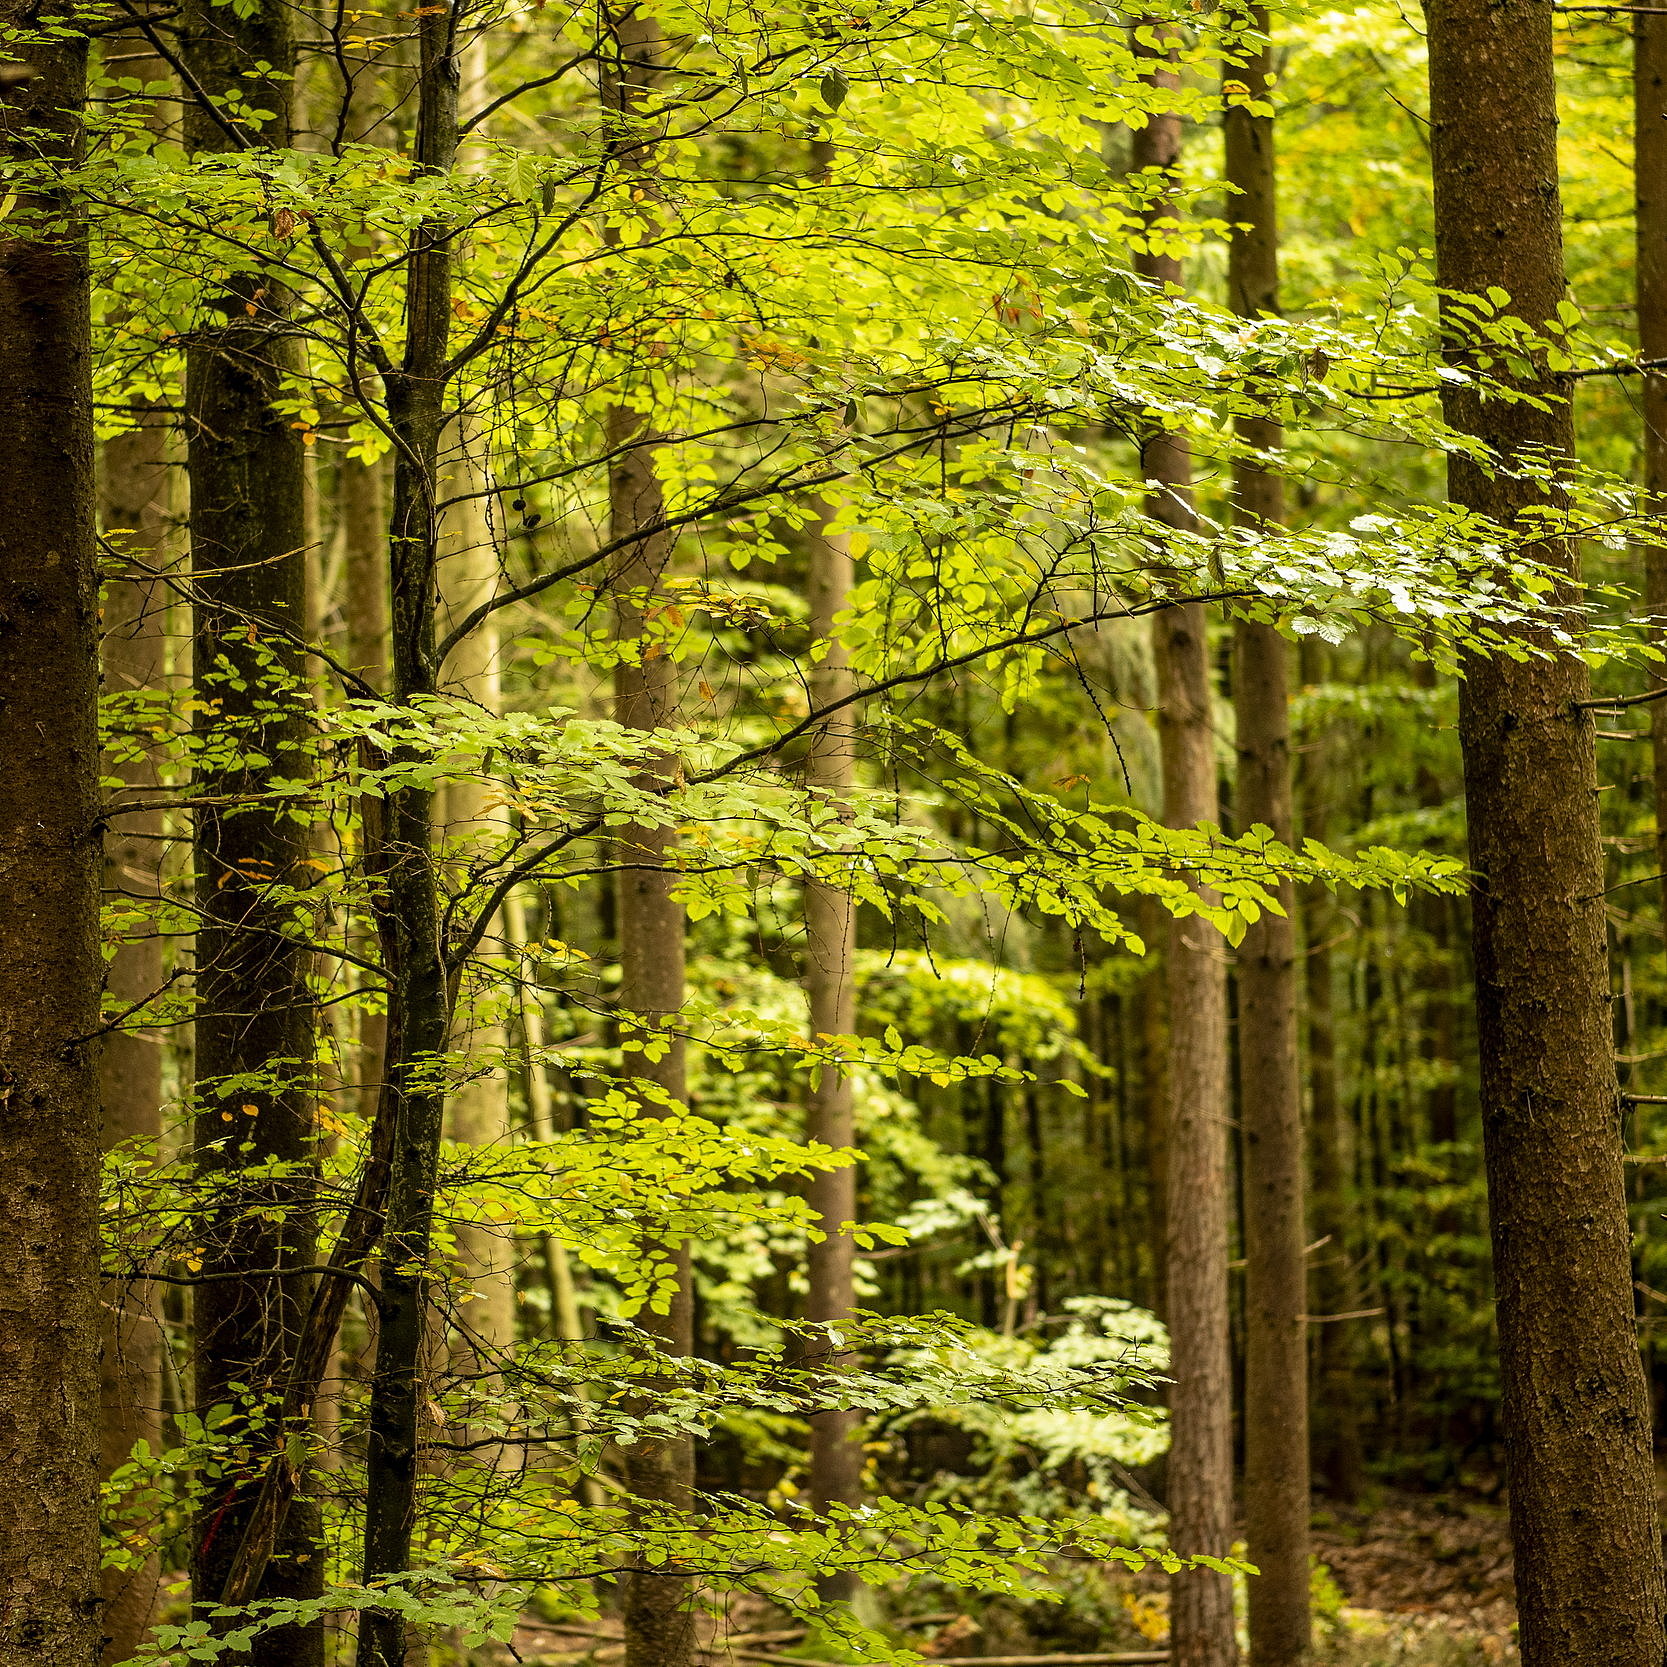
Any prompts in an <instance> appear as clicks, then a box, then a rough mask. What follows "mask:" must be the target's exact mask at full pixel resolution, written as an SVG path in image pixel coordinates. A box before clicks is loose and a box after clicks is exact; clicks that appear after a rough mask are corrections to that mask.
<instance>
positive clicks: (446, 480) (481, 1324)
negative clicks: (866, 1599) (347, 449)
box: [441, 52, 515, 1459]
mask: <svg viewBox="0 0 1667 1667" xmlns="http://www.w3.org/2000/svg"><path fill="white" fill-rule="evenodd" d="M476 56H477V54H475V53H473V52H471V53H470V57H471V59H473V58H475V57H476ZM470 102H471V104H474V105H476V106H478V105H479V104H480V103H482V102H484V100H483V99H479V98H476V99H471V101H470ZM447 435H448V438H449V439H450V440H451V441H452V442H453V444H454V446H455V451H454V453H453V456H452V457H451V459H449V460H448V462H449V467H448V469H447V471H446V472H445V473H444V474H443V475H442V476H441V482H442V486H441V496H442V497H446V498H452V497H462V498H463V499H464V501H463V502H461V503H458V504H455V505H453V507H452V510H451V514H450V516H449V518H448V519H449V523H450V524H449V525H448V528H447V533H448V536H447V538H446V540H445V546H444V554H443V556H442V566H441V573H442V576H443V579H442V588H443V590H444V592H445V605H446V613H447V615H448V616H449V619H448V629H449V627H450V626H451V625H455V624H456V623H457V622H458V621H460V620H462V619H464V618H466V617H467V616H468V615H469V613H470V612H472V611H473V610H474V609H475V608H477V607H479V606H480V605H481V604H482V603H484V602H488V601H490V600H491V598H492V595H493V593H494V592H495V591H496V590H497V588H498V550H497V546H496V544H495V543H494V541H493V537H492V529H491V526H490V525H489V524H488V519H487V515H486V500H485V498H483V497H480V496H478V495H477V494H479V493H481V492H483V491H484V490H485V489H486V485H487V473H486V469H485V467H484V459H483V458H481V457H480V456H478V455H477V453H478V450H479V444H480V442H479V436H478V435H477V434H475V433H474V432H473V430H472V427H471V425H470V424H468V423H466V422H457V423H453V424H452V425H451V427H450V428H449V429H448V430H447ZM497 626H498V618H497V615H496V614H493V615H489V616H488V617H487V618H486V619H484V620H483V621H482V622H481V623H480V624H479V625H477V626H476V627H475V628H474V630H473V631H471V632H470V633H469V635H468V636H467V637H465V638H464V639H463V640H462V641H461V642H460V643H459V644H458V645H457V647H456V649H455V650H454V651H453V653H452V655H451V657H450V659H449V660H448V661H447V664H446V675H445V679H444V687H445V688H446V690H447V691H448V692H455V693H457V694H460V695H462V696H464V697H465V698H466V699H468V700H470V701H472V702H473V703H474V704H475V705H476V706H478V707H480V709H481V710H482V711H483V712H485V713H490V714H493V715H496V714H497V712H498V711H499V709H500V707H501V705H502V694H503V689H502V684H503V680H502V678H501V677H500V675H499V670H498V653H499V640H498V628H497ZM502 803H503V792H502V789H501V787H500V786H499V784H498V783H496V782H495V781H494V780H493V779H492V778H491V777H490V776H486V775H480V776H476V777H473V778H471V779H470V780H467V781H454V782H451V783H449V784H448V785H447V787H446V790H445V818H444V820H445V831H446V836H447V838H448V839H449V840H452V841H455V842H456V843H457V848H458V854H459V859H460V860H459V862H458V864H457V868H458V872H459V877H460V878H464V877H466V872H467V869H468V866H469V864H470V863H471V862H472V861H474V860H476V858H477V857H482V856H485V855H487V854H488V853H489V852H490V851H491V850H492V848H493V847H494V846H497V845H500V844H501V843H502V841H503V839H504V837H505V836H506V834H507V833H508V831H509V830H508V827H507V825H506V822H505V817H504V812H503V809H502ZM477 847H478V849H476V848H477ZM464 988H465V990H467V989H468V982H467V981H466V982H465V985H464ZM477 993H478V992H477ZM489 999H490V997H489ZM471 1021H472V1022H470V1024H469V1029H468V1031H467V1034H466V1035H465V1034H464V1033H463V1024H464V1022H465V1021H463V1020H462V1019H461V1018H460V1019H459V1020H458V1022H457V1027H456V1031H457V1034H456V1035H455V1037H454V1041H455V1045H456V1046H458V1047H461V1048H467V1049H468V1050H470V1051H471V1052H473V1053H475V1054H477V1055H479V1056H480V1057H479V1059H478V1061H477V1062H476V1065H475V1067H474V1070H475V1071H476V1072H478V1073H479V1074H478V1075H475V1074H471V1077H470V1080H469V1081H467V1082H464V1083H462V1084H460V1085H459V1086H458V1087H457V1088H456V1089H455V1090H453V1092H452V1095H451V1100H450V1104H449V1106H448V1108H447V1115H448V1117H449V1119H450V1122H451V1135H452V1139H453V1140H456V1141H460V1142H462V1143H463V1144H465V1145H468V1146H478V1147H480V1148H481V1149H482V1150H483V1151H485V1152H486V1153H488V1154H492V1153H494V1152H496V1153H500V1154H501V1152H502V1150H503V1148H504V1146H505V1145H506V1144H507V1143H508V1141H509V1138H510V1127H509V1078H508V1076H507V1074H506V1072H505V1068H504V1054H505V1049H506V1047H507V1045H508V1035H507V1032H506V1030H505V1027H504V1021H503V1018H502V1016H501V1015H500V1014H498V1013H497V1012H496V1011H494V1012H493V1013H492V1014H491V1015H490V1016H486V1017H479V1016H474V1015H471ZM488 1060H490V1061H491V1063H490V1065H489V1066H488V1065H487V1061H488ZM456 1234H457V1255H458V1261H459V1263H460V1269H459V1271H460V1272H461V1273H462V1274H463V1276H464V1278H465V1279H467V1280H468V1282H469V1286H470V1289H471V1291H472V1292H473V1295H472V1296H471V1297H470V1298H469V1299H468V1300H467V1301H466V1302H464V1303H462V1304H460V1306H459V1308H458V1311H457V1315H456V1323H457V1327H458V1336H457V1338H456V1339H455V1346H454V1348H453V1350H452V1359H453V1363H454V1365H456V1366H459V1367H460V1368H461V1369H462V1370H465V1371H468V1372H471V1373H478V1372H484V1373H488V1374H490V1373H492V1372H493V1371H494V1369H495V1366H497V1365H501V1364H502V1361H503V1357H504V1355H505V1354H506V1353H507V1352H508V1351H509V1349H510V1348H512V1347H513V1346H514V1343H515V1277H514V1272H513V1267H514V1261H515V1241H514V1234H513V1233H506V1231H505V1230H504V1229H503V1228H499V1229H497V1230H496V1231H494V1230H493V1229H492V1228H491V1227H487V1226H482V1225H480V1224H477V1223H474V1222H461V1223H459V1224H458V1227H457V1229H456ZM486 1381H487V1382H490V1381H491V1379H490V1378H488V1379H487V1380H486ZM510 1451H512V1450H511V1449H504V1450H503V1453H502V1454H500V1459H501V1458H503V1457H506V1456H507V1455H508V1453H509V1452H510Z"/></svg>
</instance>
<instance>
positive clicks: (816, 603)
mask: <svg viewBox="0 0 1667 1667" xmlns="http://www.w3.org/2000/svg"><path fill="white" fill-rule="evenodd" d="M850 590H851V552H850V548H849V546H848V544H847V542H846V540H845V538H844V537H843V536H842V535H838V534H833V533H829V532H828V531H827V530H826V527H825V525H824V524H818V525H817V526H815V527H814V529H813V530H812V533H811V539H810V578H809V591H810V634H811V637H812V639H813V640H814V641H816V642H819V643H826V644H827V645H828V648H827V653H826V654H825V655H824V656H823V658H822V659H821V660H819V661H817V662H816V664H815V665H814V666H813V667H812V669H811V672H810V679H809V682H810V704H811V708H812V710H815V709H816V708H818V707H822V706H827V705H830V704H832V703H833V702H834V701H837V700H841V699H843V698H844V697H845V696H847V695H849V694H850V692H851V690H852V689H853V687H854V686H855V684H854V681H853V679H852V676H851V671H850V666H849V662H848V660H847V657H846V653H845V650H844V648H843V646H842V645H841V644H840V643H839V642H838V641H837V639H836V638H835V637H834V624H833V622H834V615H835V614H837V613H838V612H839V611H840V609H842V608H843V607H845V605H846V600H847V598H848V596H849V594H850ZM850 725H851V713H850V711H849V710H846V711H844V712H841V713H839V714H838V715H837V716H835V717H834V718H832V719H831V720H830V721H829V722H828V723H826V724H824V725H823V726H822V727H821V728H820V729H818V730H817V731H816V732H815V733H814V735H813V736H812V738H811V743H810V747H809V750H808V751H807V752H806V754H805V786H806V787H807V788H809V789H810V790H811V791H812V792H813V793H815V794H816V795H817V796H818V797H819V798H820V799H822V800H823V801H824V803H825V804H826V805H827V806H828V808H829V810H830V812H832V813H835V814H837V811H838V808H839V806H840V805H841V804H842V803H843V801H844V799H845V797H846V795H847V794H849V792H850V790H851V785H852V782H853V780H854V776H855V768H854V767H855V763H856V755H855V752H854V750H853V747H852V743H851V735H850ZM855 949H856V906H855V903H854V900H853V899H852V896H851V893H850V892H849V891H847V890H845V889H844V888H843V887H840V886H835V885H830V884H828V883H826V882H825V881H822V880H810V881H807V882H806V884H805V992H806V994H807V996H808V997H809V1002H810V1028H811V1034H812V1035H813V1036H849V1035H851V1034H853V1033H854V1032H855V1030H856V1022H857V1017H856V984H855V980H854V967H853V957H854V954H855ZM805 1133H806V1134H807V1135H808V1136H809V1138H810V1139H811V1140H815V1141H820V1142H821V1143H822V1144H823V1145H825V1146H833V1147H842V1146H851V1145H854V1144H855V1142H856V1119H855V1114H854V1106H853V1101H852V1093H851V1079H850V1077H849V1076H848V1075H847V1074H846V1073H845V1072H843V1071H836V1070H833V1069H831V1068H829V1067H826V1066H824V1067H823V1069H822V1071H821V1073H820V1075H819V1076H818V1077H817V1079H816V1081H815V1083H814V1084H813V1085H812V1087H811V1091H810V1106H809V1116H808V1117H807V1119H806V1129H805ZM807 1196H808V1201H809V1204H810V1209H811V1213H812V1215H813V1216H814V1217H815V1218H816V1221H817V1222H818V1224H819V1225H820V1228H821V1231H822V1232H823V1234H824V1235H825V1237H823V1238H822V1239H821V1240H820V1241H819V1242H813V1243H812V1244H811V1246H810V1254H809V1258H808V1262H809V1265H808V1269H807V1274H808V1279H809V1292H808V1296H807V1299H806V1303H805V1318H806V1319H808V1320H810V1321H812V1322H813V1323H815V1324H818V1325H824V1326H829V1327H833V1328H837V1327H838V1326H839V1324H840V1323H841V1322H842V1321H844V1320H845V1319H847V1318H848V1317H849V1315H850V1313H851V1310H852V1308H853V1307H854V1306H855V1304H856V1287H855V1272H856V1263H855V1248H856V1247H855V1245H854V1244H853V1242H852V1240H851V1237H850V1235H849V1234H847V1233H844V1232H841V1231H840V1229H841V1227H842V1226H843V1224H844V1223H846V1222H850V1221H855V1220H856V1215H857V1172H856V1170H855V1168H845V1169H834V1170H827V1171H824V1172H822V1173H820V1174H818V1175H816V1176H814V1177H813V1178H812V1179H811V1182H810V1185H809V1187H808V1189H807ZM810 1493H811V1504H812V1506H813V1507H814V1508H815V1509H816V1510H818V1511H824V1510H826V1509H827V1508H828V1507H829V1506H830V1505H857V1504H860V1503H861V1500H862V1447H861V1419H860V1417H859V1416H858V1414H857V1413H856V1412H855V1411H853V1410H850V1409H847V1408H844V1407H830V1408H828V1409H826V1410H824V1411H821V1412H817V1413H814V1414H812V1416H811V1420H810ZM857 1584H858V1583H857V1581H856V1578H855V1576H854V1575H852V1574H850V1573H848V1572H841V1573H838V1574H833V1575H825V1576H823V1577H822V1579H821V1581H820V1583H819V1589H820V1590H821V1592H822V1595H823V1596H824V1598H828V1599H843V1600H845V1601H849V1600H850V1599H851V1598H852V1597H853V1596H855V1594H856V1590H857Z"/></svg>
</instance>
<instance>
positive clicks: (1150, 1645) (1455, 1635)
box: [515, 1494, 1517, 1667]
mask: <svg viewBox="0 0 1667 1667" xmlns="http://www.w3.org/2000/svg"><path fill="white" fill-rule="evenodd" d="M1314 1530H1315V1532H1314V1550H1315V1555H1316V1557H1317V1559H1318V1560H1319V1562H1320V1563H1321V1564H1323V1565H1324V1567H1325V1570H1326V1571H1328V1572H1327V1573H1325V1574H1320V1575H1317V1577H1316V1592H1315V1596H1316V1611H1317V1618H1318V1620H1319V1632H1320V1637H1319V1639H1318V1640H1317V1642H1318V1648H1317V1649H1316V1652H1315V1667H1511V1664H1514V1663H1515V1662H1516V1660H1517V1651H1516V1646H1515V1643H1514V1642H1513V1637H1512V1632H1513V1627H1514V1624H1515V1620H1516V1613H1515V1608H1514V1606H1513V1603H1512V1596H1511V1545H1510V1538H1509V1534H1508V1531H1507V1525H1506V1519H1505V1512H1504V1509H1503V1508H1502V1507H1500V1506H1497V1505H1491V1504H1486V1503H1482V1502H1479V1501H1476V1500H1473V1499H1462V1498H1452V1497H1439V1496H1429V1495H1415V1494H1383V1495H1380V1496H1379V1497H1378V1498H1376V1499H1375V1500H1373V1501H1372V1502H1371V1503H1370V1504H1366V1505H1361V1506H1354V1507H1347V1508H1336V1507H1332V1508H1326V1509H1323V1510H1320V1511H1318V1512H1317V1513H1316V1515H1315V1522H1314ZM1065 1584H1066V1587H1067V1589H1066V1590H1065V1591H1064V1592H1063V1594H1062V1595H1063V1596H1064V1598H1065V1601H1064V1602H1063V1603H1062V1604H1058V1605H1055V1604H1041V1603H1036V1604H1024V1605H1014V1604H1012V1603H1011V1602H1010V1601H1008V1600H998V1601H997V1602H995V1603H991V1604H985V1605H978V1606H969V1607H970V1608H971V1612H968V1609H967V1608H963V1609H954V1608H950V1607H947V1606H946V1604H945V1601H944V1600H946V1599H947V1598H948V1597H949V1594H948V1593H947V1592H945V1591H943V1590H941V1589H940V1590H937V1591H934V1592H930V1593H924V1592H919V1591H915V1592H911V1593H910V1594H908V1595H907V1596H904V1597H902V1598H900V1599H899V1600H898V1601H897V1602H896V1605H895V1608H894V1609H893V1612H892V1614H891V1616H890V1617H889V1621H890V1625H889V1627H888V1630H889V1631H891V1632H892V1633H893V1635H894V1636H896V1637H897V1638H898V1640H899V1641H900V1642H904V1643H907V1644H908V1645H909V1646H910V1647H911V1648H914V1649H917V1650H919V1651H920V1652H921V1654H923V1655H925V1656H926V1657H927V1658H928V1659H931V1658H937V1659H940V1660H945V1661H964V1660H969V1659H973V1660H977V1659H987V1658H991V1657H997V1658H1001V1657H1006V1658H1008V1659H1011V1658H1012V1657H1014V1656H1027V1655H1034V1656H1037V1657H1044V1656H1049V1655H1064V1654H1073V1653H1077V1652H1091V1651H1131V1652H1134V1651H1155V1650H1161V1649H1162V1648H1163V1645H1164V1644H1165V1642H1166V1641H1167V1623H1166V1618H1165V1610H1166V1607H1167V1592H1166V1591H1165V1590H1164V1582H1163V1580H1162V1578H1161V1577H1160V1576H1154V1575H1148V1576H1139V1577H1132V1578H1130V1577H1119V1576H1112V1577H1110V1579H1109V1580H1107V1581H1084V1580H1083V1579H1082V1577H1081V1575H1080V1572H1079V1573H1073V1574H1069V1575H1067V1576H1066V1582H1065ZM911 1600H912V1601H911ZM527 1621H528V1624H527V1625H526V1627H524V1628H523V1629H522V1631H521V1632H520V1633H518V1634H517V1637H516V1641H515V1642H516V1654H517V1655H518V1656H519V1657H520V1658H521V1660H522V1661H523V1662H524V1663H526V1664H527V1667H614V1664H616V1663H618V1662H619V1661H620V1660H621V1658H622V1657H623V1655H624V1649H623V1643H622V1640H621V1639H620V1636H619V1630H618V1623H617V1621H616V1620H613V1619H612V1618H609V1619H605V1620H604V1621H602V1622H601V1623H600V1625H598V1626H596V1627H595V1628H594V1630H592V1629H590V1628H575V1629H572V1630H569V1629H567V1628H563V1627H559V1626H557V1627H551V1626H549V1625H547V1624H542V1623H539V1622H537V1621H535V1620H534V1619H533V1617H531V1616H529V1617H527ZM725 1621H726V1623H727V1624H725V1625H722V1626H717V1627H711V1626H709V1625H703V1627H702V1629H701V1632H702V1637H701V1642H702V1644H703V1645H705V1646H706V1647H705V1648H704V1649H703V1650H702V1652H701V1659H702V1661H703V1662H704V1663H708V1664H713V1667H731V1664H733V1667H756V1664H763V1663H768V1662H770V1661H779V1662H781V1663H783V1667H787V1664H789V1663H793V1662H795V1661H800V1660H803V1659H805V1658H804V1656H802V1655H800V1654H799V1652H800V1650H802V1648H803V1645H802V1643H801V1640H802V1638H803V1636H804V1634H803V1629H802V1628H797V1627H794V1626H792V1625H791V1624H790V1622H791V1617H789V1616H787V1615H786V1614H785V1613H784V1612H783V1611H780V1610H773V1609H770V1608H769V1607H768V1606H766V1605H763V1604H761V1603H759V1602H758V1601H757V1600H743V1602H742V1603H740V1604H738V1605H737V1606H736V1607H735V1608H734V1609H733V1610H732V1611H731V1613H730V1614H729V1615H728V1616H727V1617H725Z"/></svg>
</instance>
